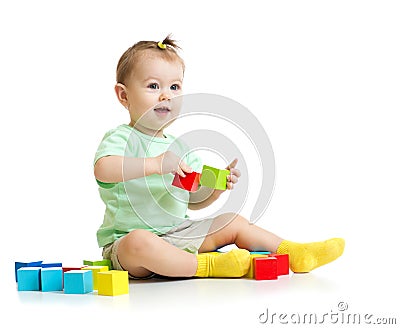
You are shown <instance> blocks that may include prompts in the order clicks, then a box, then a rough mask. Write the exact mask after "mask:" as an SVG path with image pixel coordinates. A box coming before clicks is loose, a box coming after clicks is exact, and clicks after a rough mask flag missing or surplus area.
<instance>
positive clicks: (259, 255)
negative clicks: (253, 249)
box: [244, 253, 268, 279]
mask: <svg viewBox="0 0 400 329" xmlns="http://www.w3.org/2000/svg"><path fill="white" fill-rule="evenodd" d="M267 257H268V255H263V254H253V253H250V268H249V271H248V272H247V274H246V275H245V276H244V277H245V278H250V279H254V274H255V272H254V258H267Z"/></svg>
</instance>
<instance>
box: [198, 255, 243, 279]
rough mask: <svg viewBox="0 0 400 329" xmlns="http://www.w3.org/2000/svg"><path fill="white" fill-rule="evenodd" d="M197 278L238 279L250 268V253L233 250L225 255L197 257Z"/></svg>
mask: <svg viewBox="0 0 400 329" xmlns="http://www.w3.org/2000/svg"><path fill="white" fill-rule="evenodd" d="M197 263H198V266H197V272H196V274H195V276H199V277H230V278H238V277H241V276H243V275H245V274H246V273H247V272H248V270H249V267H250V253H249V251H247V250H245V249H233V250H231V251H229V252H227V253H202V254H198V255H197Z"/></svg>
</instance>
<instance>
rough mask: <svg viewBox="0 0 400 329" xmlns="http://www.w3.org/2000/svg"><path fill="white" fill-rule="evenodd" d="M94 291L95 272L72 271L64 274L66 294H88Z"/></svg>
mask: <svg viewBox="0 0 400 329" xmlns="http://www.w3.org/2000/svg"><path fill="white" fill-rule="evenodd" d="M92 291H93V272H92V271H89V270H72V271H68V272H65V273H64V293H65V294H87V293H89V292H92Z"/></svg>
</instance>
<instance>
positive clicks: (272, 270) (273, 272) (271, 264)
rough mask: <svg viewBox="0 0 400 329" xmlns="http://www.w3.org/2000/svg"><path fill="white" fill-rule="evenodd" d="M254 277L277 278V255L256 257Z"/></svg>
mask: <svg viewBox="0 0 400 329" xmlns="http://www.w3.org/2000/svg"><path fill="white" fill-rule="evenodd" d="M253 262H254V278H255V279H256V280H276V279H277V278H278V274H277V265H278V260H277V259H276V258H275V257H264V258H254V259H253Z"/></svg>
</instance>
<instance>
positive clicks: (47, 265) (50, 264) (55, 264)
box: [40, 263, 62, 267]
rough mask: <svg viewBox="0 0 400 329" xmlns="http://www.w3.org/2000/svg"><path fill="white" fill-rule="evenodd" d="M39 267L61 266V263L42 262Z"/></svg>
mask: <svg viewBox="0 0 400 329" xmlns="http://www.w3.org/2000/svg"><path fill="white" fill-rule="evenodd" d="M40 266H41V267H62V263H42V264H41V265H40Z"/></svg>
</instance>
